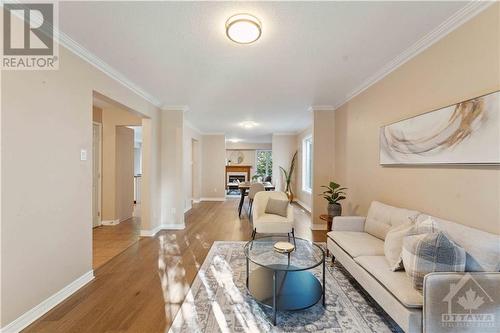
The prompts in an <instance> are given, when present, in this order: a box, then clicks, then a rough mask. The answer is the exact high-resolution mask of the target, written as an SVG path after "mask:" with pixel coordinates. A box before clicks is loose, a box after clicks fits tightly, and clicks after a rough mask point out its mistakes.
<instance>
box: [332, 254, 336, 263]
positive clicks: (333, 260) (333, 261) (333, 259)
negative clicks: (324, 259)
mask: <svg viewBox="0 0 500 333" xmlns="http://www.w3.org/2000/svg"><path fill="white" fill-rule="evenodd" d="M333 264H335V256H334V255H333V254H332V265H333Z"/></svg>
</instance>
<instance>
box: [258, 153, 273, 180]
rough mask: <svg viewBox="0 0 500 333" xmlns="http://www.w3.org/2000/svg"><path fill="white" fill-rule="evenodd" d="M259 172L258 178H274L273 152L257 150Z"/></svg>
mask: <svg viewBox="0 0 500 333" xmlns="http://www.w3.org/2000/svg"><path fill="white" fill-rule="evenodd" d="M256 154H257V156H256V160H257V170H256V172H255V175H256V176H260V177H262V178H263V179H264V178H266V177H272V176H273V154H272V151H271V150H257V152H256Z"/></svg>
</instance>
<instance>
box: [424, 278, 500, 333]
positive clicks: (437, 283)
mask: <svg viewBox="0 0 500 333" xmlns="http://www.w3.org/2000/svg"><path fill="white" fill-rule="evenodd" d="M423 285H424V290H423V296H424V304H423V311H422V317H423V322H422V327H423V332H424V333H425V332H439V331H440V330H442V328H443V327H450V329H453V327H455V328H456V329H457V330H458V329H460V328H462V327H461V326H458V325H463V324H464V323H470V324H484V323H485V321H486V322H487V321H488V320H490V323H491V324H493V325H498V324H499V323H500V322H499V321H498V320H499V319H498V315H499V313H500V310H499V309H500V288H498V285H500V272H471V273H469V272H467V273H453V272H439V273H430V274H427V275H426V276H425V277H424V284H423ZM470 290H472V292H471V291H470ZM466 293H469V295H467V294H466ZM481 300H482V302H481ZM459 302H460V303H459ZM462 305H463V306H462ZM468 305H469V306H468ZM464 306H465V307H466V308H467V309H465V308H464ZM469 307H470V309H469ZM471 314H472V315H473V316H470V315H471ZM488 314H489V316H488ZM460 315H464V316H460ZM479 315H483V316H482V319H481V322H478V316H479ZM460 318H462V319H460ZM464 318H465V321H464ZM443 325H444V326H443ZM450 325H451V326H450ZM453 325H456V326H453ZM479 327H481V326H479ZM485 327H486V326H485ZM479 330H480V329H479ZM450 332H451V331H450Z"/></svg>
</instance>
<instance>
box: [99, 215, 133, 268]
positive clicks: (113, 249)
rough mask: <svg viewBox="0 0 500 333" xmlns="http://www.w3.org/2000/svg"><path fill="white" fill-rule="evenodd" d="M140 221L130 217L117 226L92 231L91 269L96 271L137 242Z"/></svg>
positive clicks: (102, 227) (104, 226)
mask: <svg viewBox="0 0 500 333" xmlns="http://www.w3.org/2000/svg"><path fill="white" fill-rule="evenodd" d="M140 227H141V219H140V218H138V217H132V218H130V219H128V220H125V221H123V222H121V223H119V224H118V225H112V226H106V225H102V226H99V227H96V228H93V229H92V240H93V242H92V267H93V269H94V270H95V269H97V268H99V267H101V266H102V265H104V264H105V263H107V262H108V261H110V260H111V259H112V258H114V257H115V256H116V255H118V254H120V253H121V252H123V251H124V250H126V249H127V248H128V247H129V246H130V245H132V244H134V243H135V242H137V241H139V231H140Z"/></svg>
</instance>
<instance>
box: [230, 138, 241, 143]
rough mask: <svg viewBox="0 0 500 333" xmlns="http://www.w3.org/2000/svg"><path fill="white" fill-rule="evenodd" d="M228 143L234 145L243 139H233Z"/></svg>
mask: <svg viewBox="0 0 500 333" xmlns="http://www.w3.org/2000/svg"><path fill="white" fill-rule="evenodd" d="M227 141H229V142H232V143H238V142H240V141H241V139H238V138H231V139H228V140H227Z"/></svg>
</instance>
